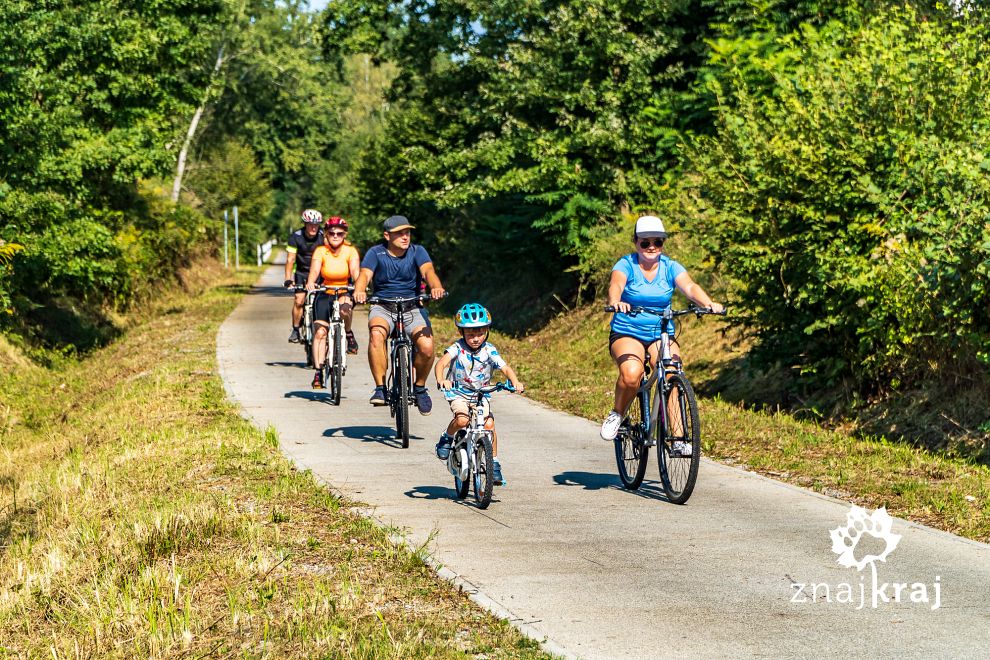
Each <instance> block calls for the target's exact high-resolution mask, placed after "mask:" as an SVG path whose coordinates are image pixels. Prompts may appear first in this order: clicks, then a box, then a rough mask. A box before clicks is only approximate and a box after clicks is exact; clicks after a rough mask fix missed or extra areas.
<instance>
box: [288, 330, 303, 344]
mask: <svg viewBox="0 0 990 660" xmlns="http://www.w3.org/2000/svg"><path fill="white" fill-rule="evenodd" d="M301 341H302V337H300V336H299V328H292V332H290V333H289V343H290V344H298V343H299V342H301Z"/></svg>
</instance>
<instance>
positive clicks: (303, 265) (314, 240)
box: [285, 209, 323, 344]
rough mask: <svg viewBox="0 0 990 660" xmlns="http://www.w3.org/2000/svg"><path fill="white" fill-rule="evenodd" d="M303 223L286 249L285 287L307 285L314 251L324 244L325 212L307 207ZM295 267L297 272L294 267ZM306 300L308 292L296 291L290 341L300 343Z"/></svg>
mask: <svg viewBox="0 0 990 660" xmlns="http://www.w3.org/2000/svg"><path fill="white" fill-rule="evenodd" d="M302 221H303V222H304V223H305V224H303V226H302V228H301V229H297V230H296V231H294V232H292V234H291V235H290V236H289V243H288V246H287V247H286V248H285V251H286V252H287V253H288V254H287V255H286V258H285V287H286V288H292V287H293V286H306V278H307V277H309V264H310V262H311V261H312V259H313V252H315V251H316V248H318V247H319V246H321V245H323V231H322V230H321V229H320V225H322V224H323V214H322V213H320V212H319V211H317V210H316V209H306V210H305V211H303V212H302ZM293 266H294V267H295V273H294V274H293V272H292V269H293ZM305 302H306V292H305V291H300V292H297V293H296V297H295V300H294V301H293V305H292V332H291V333H290V334H289V341H290V342H292V343H296V344H298V343H299V342H300V341H301V340H302V338H301V337H300V336H299V325H300V324H301V323H302V315H303V305H304V304H305Z"/></svg>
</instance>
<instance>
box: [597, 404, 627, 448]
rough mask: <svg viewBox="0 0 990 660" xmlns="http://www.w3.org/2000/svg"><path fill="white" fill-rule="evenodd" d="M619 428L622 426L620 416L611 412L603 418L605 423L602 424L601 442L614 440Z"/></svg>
mask: <svg viewBox="0 0 990 660" xmlns="http://www.w3.org/2000/svg"><path fill="white" fill-rule="evenodd" d="M620 426H622V415H620V414H619V413H617V412H615V411H614V410H613V411H612V412H610V413H609V414H608V417H606V418H605V421H604V422H602V431H601V436H602V440H604V441H606V442H612V441H613V440H615V436H617V435H618V434H619V427H620Z"/></svg>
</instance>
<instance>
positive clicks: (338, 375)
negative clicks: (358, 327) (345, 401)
mask: <svg viewBox="0 0 990 660" xmlns="http://www.w3.org/2000/svg"><path fill="white" fill-rule="evenodd" d="M330 334H331V335H332V336H331V338H330V348H331V351H332V352H333V360H331V359H330V358H329V356H328V357H327V362H328V363H330V385H329V387H330V401H331V403H333V405H335V406H339V405H340V390H341V385H342V381H343V378H344V368H343V366H342V365H341V363H340V358H341V351H340V337H341V335H342V334H343V333H342V332H341V330H340V326H334V327H333V328H331V330H330Z"/></svg>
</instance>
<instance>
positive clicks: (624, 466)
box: [615, 395, 650, 490]
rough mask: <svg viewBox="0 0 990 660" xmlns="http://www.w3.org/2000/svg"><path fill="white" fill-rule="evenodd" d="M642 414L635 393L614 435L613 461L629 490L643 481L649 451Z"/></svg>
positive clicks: (623, 483) (641, 407)
mask: <svg viewBox="0 0 990 660" xmlns="http://www.w3.org/2000/svg"><path fill="white" fill-rule="evenodd" d="M644 427H645V416H644V414H643V402H642V399H641V398H640V397H639V396H638V395H637V396H636V398H635V399H634V400H633V402H632V405H630V406H629V412H628V414H627V415H626V418H625V419H624V420H623V421H622V426H621V427H620V428H619V434H618V435H617V436H615V462H616V464H617V465H618V466H619V479H621V480H622V485H623V486H625V487H626V488H628V489H629V490H636V489H637V488H639V486H640V484H642V483H643V477H644V476H645V475H646V465H647V463H649V457H650V451H649V447H647V446H646V438H647V430H646V429H645V428H644Z"/></svg>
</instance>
